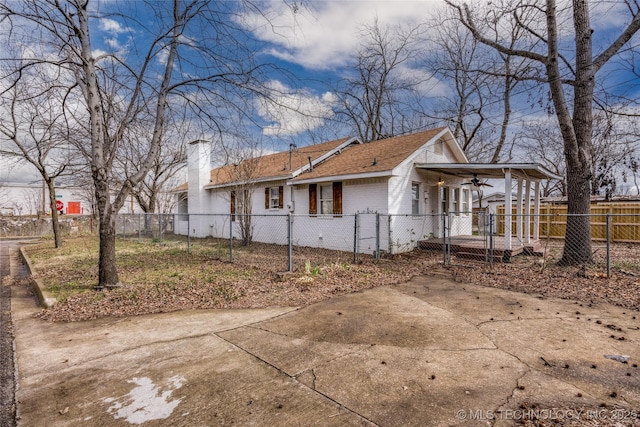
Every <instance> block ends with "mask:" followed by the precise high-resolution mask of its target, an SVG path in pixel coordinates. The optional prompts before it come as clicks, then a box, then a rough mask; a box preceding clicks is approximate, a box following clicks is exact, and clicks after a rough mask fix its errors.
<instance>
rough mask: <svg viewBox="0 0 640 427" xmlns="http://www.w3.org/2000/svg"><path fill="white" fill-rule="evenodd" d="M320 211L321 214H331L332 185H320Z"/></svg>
mask: <svg viewBox="0 0 640 427" xmlns="http://www.w3.org/2000/svg"><path fill="white" fill-rule="evenodd" d="M320 213H321V214H322V215H329V214H333V185H332V184H322V185H320Z"/></svg>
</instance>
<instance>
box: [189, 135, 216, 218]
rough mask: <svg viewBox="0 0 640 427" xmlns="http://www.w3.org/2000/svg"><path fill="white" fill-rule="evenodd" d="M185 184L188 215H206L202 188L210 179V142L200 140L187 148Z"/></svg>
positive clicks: (204, 194)
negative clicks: (186, 185)
mask: <svg viewBox="0 0 640 427" xmlns="http://www.w3.org/2000/svg"><path fill="white" fill-rule="evenodd" d="M187 171H188V172H187V182H188V183H189V190H188V197H189V213H206V211H205V209H206V196H207V194H206V193H205V192H204V191H203V190H202V188H203V187H204V186H205V185H207V184H208V183H209V181H210V179H211V142H210V141H205V140H202V139H198V140H195V141H193V142H190V143H189V146H188V147H187Z"/></svg>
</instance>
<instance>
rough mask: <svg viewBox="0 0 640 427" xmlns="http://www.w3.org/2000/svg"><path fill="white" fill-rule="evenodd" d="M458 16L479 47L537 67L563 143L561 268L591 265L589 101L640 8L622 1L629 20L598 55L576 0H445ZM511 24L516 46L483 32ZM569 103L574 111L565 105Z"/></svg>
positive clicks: (639, 21) (638, 24) (633, 28)
mask: <svg viewBox="0 0 640 427" xmlns="http://www.w3.org/2000/svg"><path fill="white" fill-rule="evenodd" d="M445 1H446V2H447V4H448V5H449V6H450V7H452V8H454V10H456V11H457V13H458V18H459V20H460V22H461V23H462V24H463V25H464V26H465V27H467V28H468V29H469V30H470V31H471V33H472V34H473V36H474V37H475V38H476V39H477V40H478V41H480V42H481V43H483V44H485V45H487V46H489V47H492V48H493V49H495V50H497V51H498V52H500V53H502V54H504V55H510V56H517V57H520V58H523V59H525V60H527V61H529V62H530V63H531V67H532V68H534V67H535V65H538V66H540V75H539V80H540V81H541V82H544V83H546V84H547V85H548V89H549V92H550V96H551V101H552V103H553V109H554V112H555V114H556V117H557V119H558V124H559V127H560V131H561V134H562V140H563V142H564V150H563V151H564V155H565V159H566V168H567V195H568V214H569V217H568V218H567V228H566V234H565V245H564V251H563V255H562V259H561V260H560V264H561V265H576V264H582V263H585V262H589V261H591V259H592V253H591V227H590V218H589V216H588V215H585V214H588V213H589V211H590V193H591V192H590V184H591V173H592V171H591V157H592V151H593V145H592V129H593V99H594V88H595V84H596V76H597V73H598V71H600V70H601V69H602V68H603V66H604V65H605V64H607V62H609V61H610V60H611V58H613V57H614V55H616V54H617V53H618V52H619V51H620V49H621V48H622V47H623V46H625V45H626V44H627V43H628V42H629V40H631V38H632V37H633V36H634V35H635V34H636V32H637V31H638V30H639V29H640V11H639V9H640V5H638V4H637V3H636V2H634V1H626V2H623V4H624V5H626V7H627V10H628V12H629V17H630V22H628V24H627V25H626V27H625V28H623V29H622V31H620V33H619V34H618V35H617V36H615V37H614V39H613V42H612V43H611V44H610V45H609V46H606V47H605V48H604V49H603V50H602V51H601V52H599V53H598V54H597V55H594V53H593V39H592V38H593V30H592V28H591V22H590V21H591V20H590V14H589V6H590V5H589V2H587V1H578V0H575V1H573V2H572V4H571V6H568V9H566V10H565V9H562V8H559V7H558V5H557V4H556V1H555V0H545V1H542V0H540V1H536V0H531V1H520V0H518V1H512V0H503V1H496V2H493V3H491V4H490V5H489V6H488V7H489V8H490V9H491V10H494V11H496V12H495V13H486V10H481V9H482V8H477V9H472V8H471V7H470V6H469V5H468V4H465V3H463V4H455V3H454V2H453V1H451V0H445ZM565 19H571V20H572V21H573V29H574V38H573V42H574V43H573V46H572V47H573V49H572V51H571V52H564V51H563V50H562V49H563V47H565V45H566V43H561V30H562V28H561V26H562V25H563V23H564V22H565V21H564V20H565ZM502 22H507V24H505V25H507V26H511V23H515V25H517V26H518V27H520V28H521V29H522V34H523V35H524V36H526V37H523V38H522V39H521V40H520V42H519V43H518V44H517V45H516V46H512V45H510V44H508V43H505V42H504V41H503V40H502V39H495V38H494V37H492V34H491V33H489V32H487V30H486V28H487V27H489V28H491V27H495V26H499V25H500V23H502ZM570 100H572V104H573V105H572V107H570V106H569V102H570Z"/></svg>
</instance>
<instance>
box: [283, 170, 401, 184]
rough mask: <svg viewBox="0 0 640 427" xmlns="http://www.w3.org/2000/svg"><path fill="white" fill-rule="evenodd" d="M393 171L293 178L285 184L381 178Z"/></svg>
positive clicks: (390, 174) (391, 173)
mask: <svg viewBox="0 0 640 427" xmlns="http://www.w3.org/2000/svg"><path fill="white" fill-rule="evenodd" d="M392 175H393V171H391V170H386V171H378V172H364V173H350V174H345V175H329V176H321V177H317V178H307V179H294V180H291V181H288V182H287V185H302V184H315V183H318V182H333V181H349V180H353V179H368V178H383V177H387V176H392Z"/></svg>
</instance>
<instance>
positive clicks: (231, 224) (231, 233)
mask: <svg viewBox="0 0 640 427" xmlns="http://www.w3.org/2000/svg"><path fill="white" fill-rule="evenodd" d="M229 262H233V217H232V216H231V215H229Z"/></svg>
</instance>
